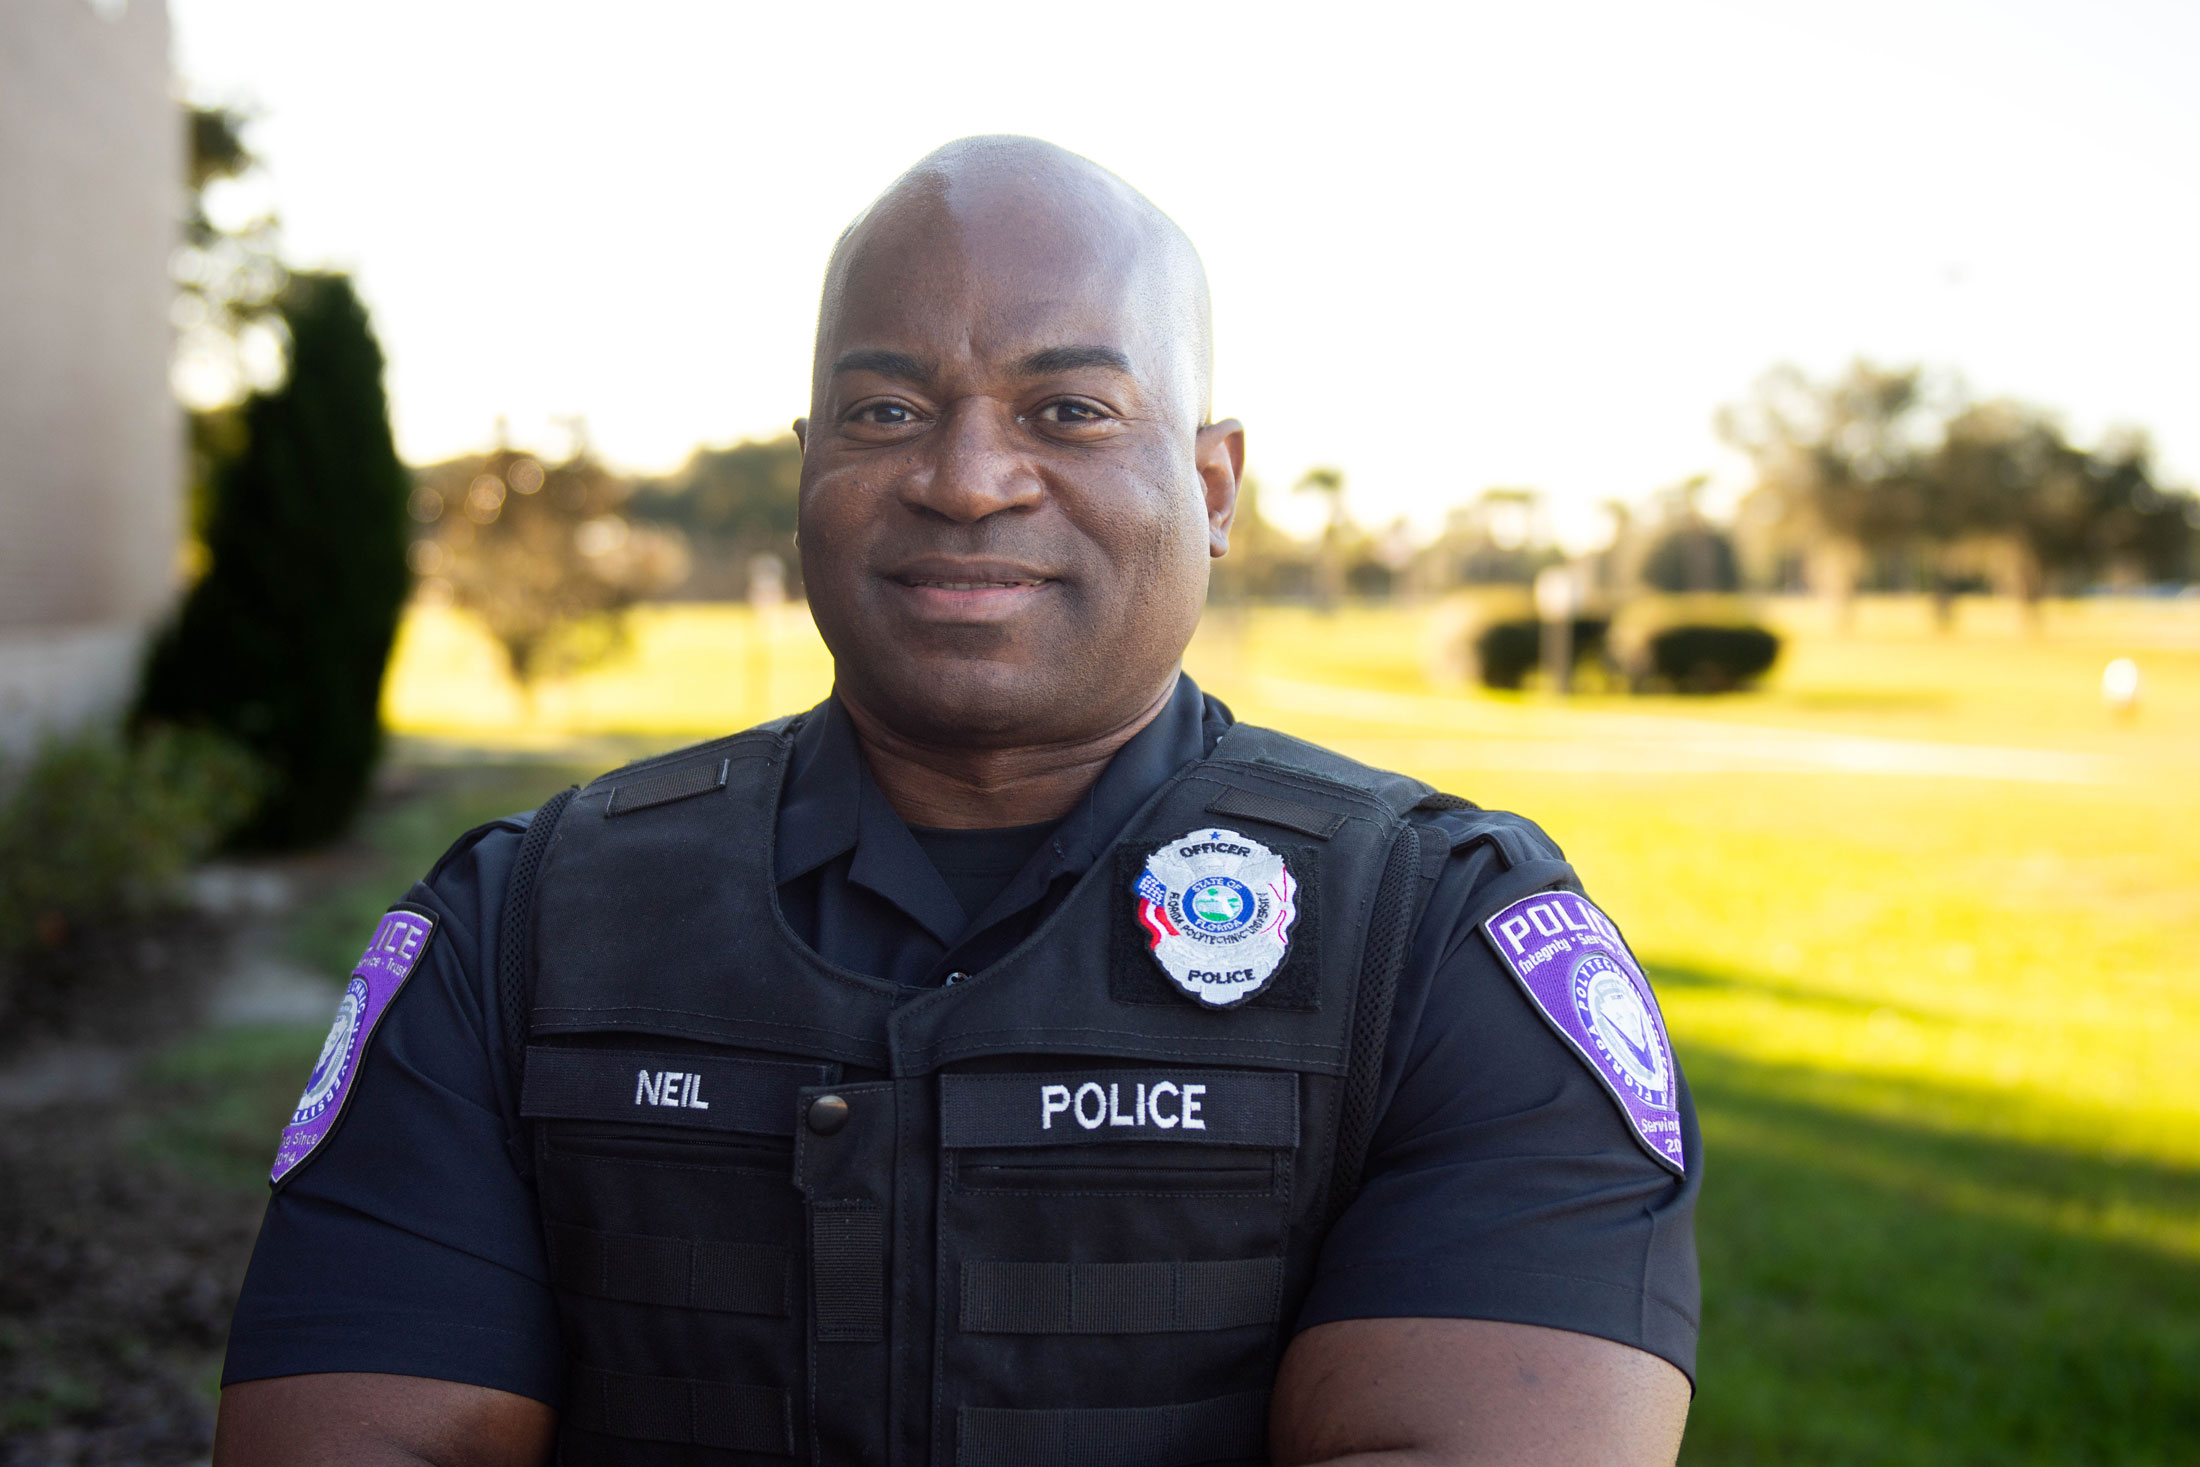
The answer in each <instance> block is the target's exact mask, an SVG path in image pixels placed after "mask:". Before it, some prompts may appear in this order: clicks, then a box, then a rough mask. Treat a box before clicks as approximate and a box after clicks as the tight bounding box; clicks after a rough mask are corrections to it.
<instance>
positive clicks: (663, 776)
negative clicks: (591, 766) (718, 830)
mask: <svg viewBox="0 0 2200 1467" xmlns="http://www.w3.org/2000/svg"><path fill="white" fill-rule="evenodd" d="M732 762H733V761H731V760H730V759H721V760H719V761H718V762H717V763H716V764H709V763H702V762H698V763H693V764H676V765H674V766H673V767H672V768H670V769H667V770H664V771H663V772H661V773H654V774H643V775H637V776H636V777H635V778H633V779H625V780H621V781H620V782H619V783H617V784H615V785H613V786H612V787H611V793H610V795H609V796H608V797H607V798H606V799H605V800H604V802H603V813H604V818H605V819H607V820H608V819H609V818H610V817H612V816H613V815H628V814H631V813H633V812H634V811H636V810H646V809H648V808H649V807H650V806H652V805H669V804H671V803H672V802H673V801H674V800H685V799H688V798H690V797H691V796H694V795H707V794H709V793H710V792H711V791H712V790H715V789H724V788H725V785H726V769H727V767H728V766H729V765H730V764H731V763H732Z"/></svg>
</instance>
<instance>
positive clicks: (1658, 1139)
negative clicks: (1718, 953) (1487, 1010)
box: [1482, 891, 1688, 1174]
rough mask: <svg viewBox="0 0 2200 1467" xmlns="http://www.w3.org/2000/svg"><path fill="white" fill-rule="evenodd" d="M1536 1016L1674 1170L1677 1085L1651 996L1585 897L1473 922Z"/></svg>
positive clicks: (1570, 896)
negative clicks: (1583, 1063)
mask: <svg viewBox="0 0 2200 1467" xmlns="http://www.w3.org/2000/svg"><path fill="white" fill-rule="evenodd" d="M1482 931H1483V933H1484V935H1486V936H1487V937H1488V938H1489V940H1490V945H1491V946H1492V947H1494V948H1496V949H1497V956H1498V957H1499V958H1500V959H1501V960H1503V962H1504V964H1505V968H1506V971H1508V972H1510V973H1511V974H1512V975H1513V977H1514V978H1515V979H1516V980H1517V981H1518V982H1519V984H1520V986H1521V988H1522V989H1523V990H1524V991H1525V992H1526V993H1527V995H1528V998H1529V1000H1530V1001H1531V1002H1533V1003H1534V1005H1535V1008H1536V1012H1537V1013H1540V1014H1541V1015H1542V1016H1543V1018H1544V1020H1545V1021H1546V1022H1548V1023H1549V1024H1550V1026H1551V1027H1552V1028H1553V1029H1556V1030H1557V1031H1558V1033H1559V1037H1560V1038H1562V1039H1564V1040H1565V1041H1566V1042H1567V1043H1568V1044H1569V1045H1571V1046H1572V1047H1573V1049H1574V1052H1575V1053H1577V1054H1579V1055H1580V1056H1581V1057H1582V1059H1584V1060H1585V1061H1587V1062H1588V1065H1589V1068H1590V1069H1591V1070H1592V1071H1594V1072H1595V1074H1596V1077H1597V1078H1598V1079H1599V1080H1601V1081H1603V1082H1604V1088H1605V1089H1606V1090H1607V1091H1609V1092H1611V1096H1612V1099H1613V1100H1615V1101H1617V1102H1618V1103H1619V1108H1620V1112H1621V1113H1622V1114H1623V1115H1625V1116H1626V1117H1627V1123H1628V1127H1629V1129H1630V1130H1632V1131H1633V1132H1634V1133H1635V1139H1636V1140H1638V1141H1640V1142H1641V1143H1642V1145H1643V1148H1644V1149H1645V1150H1646V1151H1648V1152H1649V1153H1650V1154H1651V1155H1652V1156H1654V1157H1656V1158H1657V1159H1658V1160H1659V1161H1661V1162H1663V1163H1665V1164H1666V1165H1667V1166H1669V1167H1671V1168H1672V1169H1673V1170H1674V1171H1676V1172H1681V1173H1683V1174H1685V1173H1686V1171H1687V1165H1688V1159H1687V1157H1686V1156H1684V1155H1683V1154H1682V1147H1681V1116H1680V1078H1679V1072H1678V1071H1677V1070H1676V1069H1675V1067H1674V1064H1673V1046H1672V1043H1671V1041H1670V1040H1668V1039H1667V1038H1666V1034H1665V1018H1664V1016H1663V1015H1662V1014H1660V1013H1659V1012H1658V1000H1657V995H1655V994H1654V993H1652V992H1651V991H1650V980H1649V979H1647V978H1645V977H1644V976H1643V974H1642V969H1641V967H1640V966H1638V965H1637V964H1636V962H1635V955H1634V954H1633V953H1631V952H1629V951H1628V950H1627V944H1626V943H1625V942H1624V941H1622V940H1621V938H1620V935H1619V929H1618V928H1617V927H1614V926H1613V925H1612V921H1611V919H1610V918H1609V917H1606V916H1605V915H1604V914H1603V913H1602V912H1600V911H1598V910H1597V909H1596V907H1595V905H1594V904H1593V903H1591V902H1590V901H1589V899H1588V898H1587V897H1583V896H1576V895H1575V894H1574V893H1572V892H1570V891H1547V892H1542V893H1539V894H1537V895H1535V896H1531V897H1522V898H1521V899H1520V900H1519V901H1517V902H1514V903H1513V904H1512V905H1510V906H1508V907H1506V908H1505V909H1504V910H1503V911H1500V912H1498V913H1497V914H1496V915H1494V916H1492V917H1491V918H1490V919H1489V920H1488V921H1487V922H1484V923H1483V924H1482Z"/></svg>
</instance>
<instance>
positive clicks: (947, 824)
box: [841, 677, 1176, 830]
mask: <svg viewBox="0 0 2200 1467" xmlns="http://www.w3.org/2000/svg"><path fill="white" fill-rule="evenodd" d="M1175 691H1176V679H1175V678H1174V677H1171V678H1170V679H1169V681H1168V682H1167V683H1166V684H1165V685H1164V686H1163V687H1162V689H1161V691H1160V692H1159V693H1158V694H1156V695H1155V696H1154V698H1153V701H1151V702H1150V703H1148V704H1147V705H1146V706H1145V707H1144V708H1143V709H1141V710H1140V711H1139V712H1138V713H1137V714H1136V715H1135V716H1133V717H1132V718H1130V719H1128V720H1127V721H1125V722H1123V723H1121V724H1118V725H1116V726H1115V727H1113V728H1110V729H1108V730H1106V731H1105V732H1102V733H1098V734H1095V735H1093V736H1091V737H1090V738H1081V739H1076V740H1073V741H1071V742H1067V743H1057V744H1035V745H1030V746H1027V747H1022V748H1007V749H973V748H968V747H953V746H943V745H939V744H932V743H926V742H923V741H921V740H917V739H911V738H908V737H906V736H904V735H902V734H900V733H897V732H895V731H894V730H893V729H892V728H890V727H889V726H887V725H886V724H885V723H883V722H881V721H880V720H879V719H878V718H876V717H875V716H873V715H872V714H871V713H870V712H869V711H868V710H866V709H865V708H863V707H862V706H861V705H859V704H858V703H856V702H854V701H853V700H851V699H849V698H846V697H843V698H842V699H841V705H842V706H843V707H845V708H846V709H847V710H848V721H849V722H851V723H853V724H854V725H855V730H856V741H857V742H858V743H860V744H861V745H862V746H863V756H864V758H865V760H866V761H868V762H869V764H870V766H871V777H872V778H873V779H875V780H877V781H878V787H879V792H880V793H881V794H883V795H885V796H886V802H887V803H888V804H890V805H892V806H893V807H894V813H895V814H897V815H899V816H901V818H902V819H903V820H905V821H907V822H908V823H909V824H911V825H925V826H933V827H936V828H941V829H949V830H1000V829H1005V828H1006V827H1009V826H1012V825H1037V824H1038V823H1040V822H1041V821H1044V820H1059V819H1061V818H1062V817H1063V816H1064V815H1067V814H1068V813H1069V812H1070V811H1071V810H1072V809H1073V808H1075V806H1076V804H1077V802H1078V801H1079V800H1081V799H1083V798H1084V797H1085V793H1086V791H1088V790H1090V789H1091V788H1092V787H1093V785H1094V784H1095V783H1097V782H1098V781H1099V778H1100V775H1101V772H1102V771H1103V770H1105V769H1106V768H1107V767H1108V761H1109V760H1110V759H1113V758H1114V757H1115V754H1116V751H1117V750H1118V749H1121V748H1122V747H1123V746H1124V745H1125V744H1127V743H1129V742H1130V741H1131V740H1132V739H1133V738H1135V737H1136V736H1137V735H1138V732H1139V730H1140V729H1143V728H1144V727H1145V726H1146V725H1147V724H1149V723H1152V722H1153V721H1154V719H1155V718H1157V717H1159V716H1160V713H1161V710H1162V709H1163V708H1164V707H1166V706H1167V704H1168V701H1169V695H1170V694H1171V693H1173V692H1175Z"/></svg>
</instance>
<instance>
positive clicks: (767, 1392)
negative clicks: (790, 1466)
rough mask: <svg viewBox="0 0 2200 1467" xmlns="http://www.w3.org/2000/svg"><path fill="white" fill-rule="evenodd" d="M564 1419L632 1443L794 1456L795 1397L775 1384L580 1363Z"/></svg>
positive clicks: (572, 1378)
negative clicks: (688, 1377)
mask: <svg viewBox="0 0 2200 1467" xmlns="http://www.w3.org/2000/svg"><path fill="white" fill-rule="evenodd" d="M565 1421H566V1424H567V1425H570V1426H575V1427H578V1428H579V1429H581V1430H582V1431H598V1432H602V1433H604V1434H605V1435H606V1436H621V1437H626V1438H627V1439H629V1440H631V1441H645V1442H674V1443H677V1444H679V1445H682V1446H697V1447H717V1448H719V1449H720V1450H722V1451H728V1452H766V1453H770V1454H772V1455H774V1456H780V1457H791V1456H793V1455H794V1402H793V1400H792V1399H791V1398H790V1397H789V1396H788V1394H787V1393H786V1392H785V1391H782V1390H774V1389H773V1388H771V1387H770V1386H754V1385H731V1384H727V1383H726V1382H723V1381H715V1380H682V1379H680V1378H679V1377H677V1376H668V1375H625V1374H622V1373H620V1372H618V1371H615V1370H595V1369H592V1368H590V1367H588V1366H585V1365H576V1366H575V1367H573V1370H572V1373H571V1375H570V1376H569V1377H568V1378H567V1380H566V1386H565Z"/></svg>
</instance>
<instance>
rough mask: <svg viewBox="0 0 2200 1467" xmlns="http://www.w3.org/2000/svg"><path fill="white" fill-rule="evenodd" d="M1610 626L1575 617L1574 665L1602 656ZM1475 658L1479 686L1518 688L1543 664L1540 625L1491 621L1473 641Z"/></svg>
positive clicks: (1594, 619)
mask: <svg viewBox="0 0 2200 1467" xmlns="http://www.w3.org/2000/svg"><path fill="white" fill-rule="evenodd" d="M1609 625H1610V623H1609V622H1608V621H1607V620H1606V619H1605V618H1603V617H1600V616H1580V617H1576V618H1574V665H1575V666H1576V667H1579V666H1581V665H1582V664H1583V663H1585V662H1598V661H1601V660H1602V659H1603V657H1604V634H1605V629H1606V628H1607V627H1608V626H1609ZM1474 657H1475V663H1476V666H1477V668H1478V669H1479V675H1480V677H1481V681H1482V686H1483V687H1485V688H1506V689H1517V688H1518V687H1519V686H1520V685H1521V684H1522V683H1524V682H1526V681H1527V678H1528V674H1529V673H1531V672H1533V671H1535V670H1536V669H1537V668H1538V667H1541V666H1542V665H1543V624H1542V623H1541V622H1539V621H1535V620H1532V619H1528V620H1522V619H1512V620H1507V621H1493V622H1490V623H1489V624H1488V625H1486V626H1484V627H1483V628H1482V630H1481V632H1480V633H1479V634H1478V635H1477V636H1476V637H1475V639H1474Z"/></svg>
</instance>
